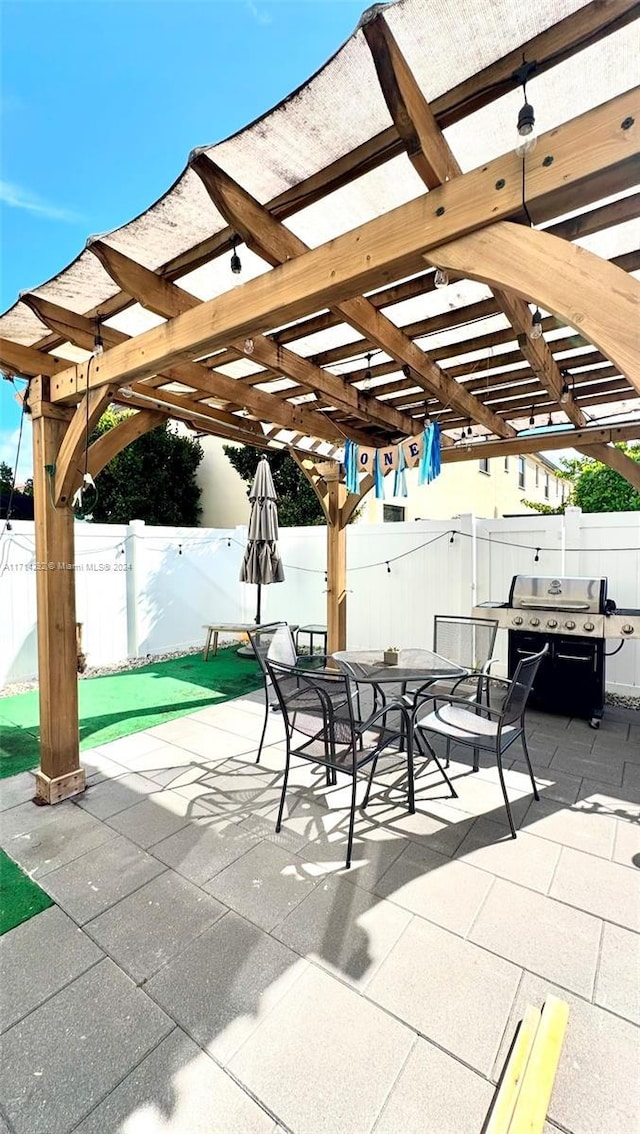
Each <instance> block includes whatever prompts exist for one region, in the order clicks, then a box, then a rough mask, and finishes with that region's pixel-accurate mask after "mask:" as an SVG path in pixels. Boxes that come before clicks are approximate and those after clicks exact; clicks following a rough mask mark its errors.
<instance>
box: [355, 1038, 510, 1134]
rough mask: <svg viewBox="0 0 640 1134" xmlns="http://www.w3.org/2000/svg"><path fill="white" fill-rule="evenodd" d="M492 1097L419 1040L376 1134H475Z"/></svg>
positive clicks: (448, 1058) (473, 1077)
mask: <svg viewBox="0 0 640 1134" xmlns="http://www.w3.org/2000/svg"><path fill="white" fill-rule="evenodd" d="M492 1098H493V1090H492V1089H491V1086H490V1084H489V1083H488V1082H487V1081H486V1079H483V1078H482V1077H481V1076H480V1075H477V1074H476V1073H475V1072H474V1071H470V1070H469V1068H468V1067H464V1066H463V1064H462V1063H458V1061H457V1060H456V1059H452V1057H451V1056H450V1055H447V1054H446V1052H444V1051H440V1050H439V1049H438V1048H437V1047H434V1046H433V1044H430V1043H427V1042H426V1040H422V1039H419V1040H418V1041H417V1043H416V1045H415V1047H414V1048H413V1050H412V1051H411V1055H410V1056H409V1058H408V1060H407V1062H406V1064H405V1066H404V1067H403V1069H402V1072H401V1074H400V1076H399V1078H398V1081H397V1082H396V1084H395V1086H394V1088H393V1090H392V1092H391V1095H390V1096H389V1099H388V1101H387V1103H386V1106H385V1108H384V1110H383V1112H382V1115H381V1117H380V1119H379V1121H378V1122H377V1123H376V1127H375V1134H399V1132H400V1131H402V1134H425V1118H426V1116H427V1115H428V1116H429V1117H428V1122H429V1129H430V1130H433V1131H436V1130H437V1132H438V1134H478V1131H479V1130H481V1129H482V1124H483V1122H484V1119H485V1118H486V1115H487V1112H488V1110H489V1107H490V1105H491V1100H492Z"/></svg>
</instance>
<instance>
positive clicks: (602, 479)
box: [561, 444, 640, 512]
mask: <svg viewBox="0 0 640 1134" xmlns="http://www.w3.org/2000/svg"><path fill="white" fill-rule="evenodd" d="M616 448H618V449H621V450H622V452H624V453H626V454H627V456H628V457H631V460H632V461H638V462H639V463H640V446H638V445H636V446H631V445H625V444H620V445H617V446H616ZM561 464H562V473H563V474H564V475H565V476H566V478H567V479H568V480H571V481H572V483H573V489H572V492H571V498H570V501H569V502H570V503H571V504H575V505H577V506H578V507H579V508H582V511H583V512H640V493H639V492H638V491H637V489H635V488H634V487H633V485H631V484H629V481H628V480H625V478H624V477H623V476H621V475H620V473H617V472H615V470H614V469H612V468H610V467H609V465H603V464H601V462H600V461H594V460H593V459H592V458H591V457H580V458H578V459H573V460H567V459H566V458H565V459H564V460H563V461H562V462H561ZM561 475H562V474H561Z"/></svg>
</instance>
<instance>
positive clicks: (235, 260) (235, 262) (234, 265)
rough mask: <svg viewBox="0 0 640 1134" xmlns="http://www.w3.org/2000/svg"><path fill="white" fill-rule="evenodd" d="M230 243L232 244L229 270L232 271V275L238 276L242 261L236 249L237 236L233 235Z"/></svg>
mask: <svg viewBox="0 0 640 1134" xmlns="http://www.w3.org/2000/svg"><path fill="white" fill-rule="evenodd" d="M231 243H232V245H233V252H232V253H231V271H232V272H233V274H234V276H239V275H240V272H241V271H242V261H241V259H240V257H239V256H238V253H237V251H236V249H237V247H238V237H237V236H234V238H233V240H232V241H231Z"/></svg>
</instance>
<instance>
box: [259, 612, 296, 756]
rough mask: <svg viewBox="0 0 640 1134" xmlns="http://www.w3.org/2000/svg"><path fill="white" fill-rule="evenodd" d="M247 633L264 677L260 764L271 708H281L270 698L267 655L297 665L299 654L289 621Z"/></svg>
mask: <svg viewBox="0 0 640 1134" xmlns="http://www.w3.org/2000/svg"><path fill="white" fill-rule="evenodd" d="M247 633H248V638H249V641H250V642H251V645H252V647H253V652H254V653H255V655H256V659H257V662H258V665H259V666H260V669H261V670H262V676H263V678H264V723H263V725H262V734H261V736H260V743H259V745H258V755H257V756H256V764H259V763H260V757H261V755H262V747H263V745H264V738H265V734H266V731H267V724H268V723H269V710H270V709H272V710H275V711H277V710H278V709H279V704H278V702H277V701H276V702H275V703H274V702H273V701H272V700H271V699H270V692H271V690H270V684H271V683H270V679H269V673H268V671H267V666H266V660H267V657H270V658H272V660H273V661H279V662H284V663H285V665H295V664H296V661H297V654H296V647H295V643H294V640H293V635H292V633H291V630H290V629H289V624H288V622H268V623H265V624H264V626H256V628H255V630H249V631H248V632H247Z"/></svg>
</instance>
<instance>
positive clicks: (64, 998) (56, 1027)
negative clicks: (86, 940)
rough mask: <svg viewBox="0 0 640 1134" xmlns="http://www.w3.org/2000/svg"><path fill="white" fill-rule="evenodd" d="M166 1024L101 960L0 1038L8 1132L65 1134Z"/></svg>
mask: <svg viewBox="0 0 640 1134" xmlns="http://www.w3.org/2000/svg"><path fill="white" fill-rule="evenodd" d="M172 1027H173V1024H172V1021H171V1020H170V1019H169V1018H168V1017H167V1016H166V1015H165V1013H164V1012H162V1011H161V1010H160V1008H158V1006H157V1005H156V1004H154V1003H153V1002H152V1001H151V1000H149V998H148V997H147V996H145V994H144V993H143V992H141V991H140V990H139V989H136V987H135V985H134V984H133V983H132V981H130V980H129V979H128V978H127V977H126V976H125V975H124V973H122V972H121V971H120V970H119V969H118V968H117V966H116V965H114V964H113V962H112V961H110V960H108V959H105V960H104V961H101V962H100V964H99V965H97V966H95V967H94V968H93V969H90V970H89V972H87V973H84V974H83V975H82V976H80V977H78V978H77V980H75V981H73V983H72V984H70V985H68V986H67V987H66V988H64V989H62V991H61V992H58V993H57V994H56V995H55V996H54V997H52V998H51V1000H48V1001H47V1002H46V1004H43V1005H41V1006H40V1007H39V1008H36V1009H35V1011H34V1012H31V1013H30V1015H28V1016H26V1017H25V1019H24V1020H22V1021H21V1022H20V1023H18V1024H15V1025H14V1026H13V1028H11V1029H10V1030H9V1031H8V1032H5V1034H4V1036H3V1039H2V1049H3V1055H2V1061H1V1063H0V1095H1V1096H2V1100H3V1106H4V1109H5V1112H6V1114H7V1117H8V1118H9V1121H10V1123H11V1125H12V1126H13V1128H14V1130H15V1132H16V1134H66V1131H68V1130H70V1129H71V1128H72V1126H73V1125H74V1124H75V1123H77V1122H78V1121H79V1120H80V1119H81V1118H83V1117H84V1116H85V1115H86V1114H87V1113H88V1112H89V1111H90V1110H91V1109H92V1108H93V1106H95V1103H96V1101H97V1100H99V1099H100V1098H101V1097H102V1098H104V1097H105V1096H106V1095H107V1094H108V1093H109V1091H111V1090H112V1089H113V1088H114V1087H116V1086H117V1084H118V1083H119V1082H120V1081H121V1079H123V1078H124V1076H125V1075H127V1074H128V1072H129V1071H130V1070H131V1069H132V1068H133V1067H135V1065H136V1064H137V1063H139V1061H140V1060H141V1059H142V1058H143V1057H144V1056H145V1055H146V1054H147V1052H149V1051H150V1050H151V1049H152V1048H154V1047H155V1046H156V1044H157V1043H158V1042H159V1041H160V1040H161V1039H162V1038H163V1036H165V1035H167V1034H168V1033H169V1032H170V1031H171V1028H172Z"/></svg>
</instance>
